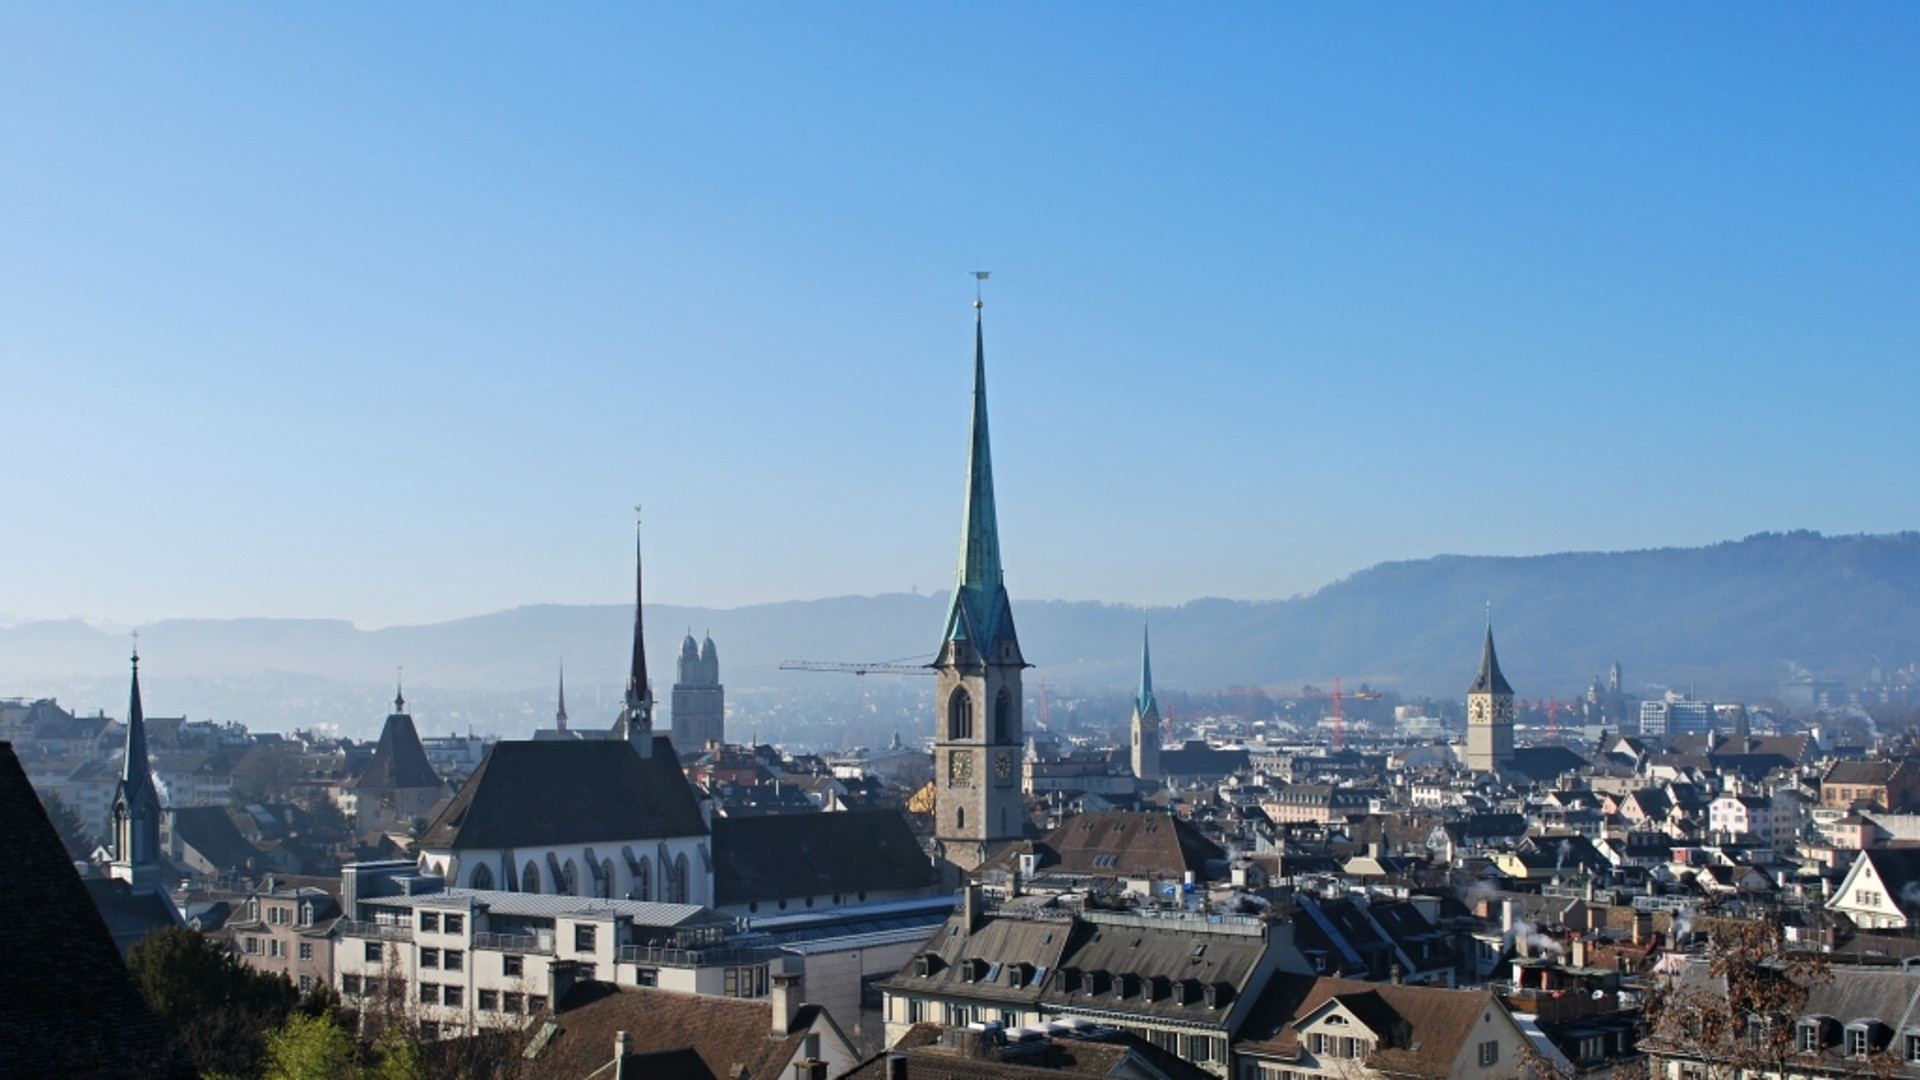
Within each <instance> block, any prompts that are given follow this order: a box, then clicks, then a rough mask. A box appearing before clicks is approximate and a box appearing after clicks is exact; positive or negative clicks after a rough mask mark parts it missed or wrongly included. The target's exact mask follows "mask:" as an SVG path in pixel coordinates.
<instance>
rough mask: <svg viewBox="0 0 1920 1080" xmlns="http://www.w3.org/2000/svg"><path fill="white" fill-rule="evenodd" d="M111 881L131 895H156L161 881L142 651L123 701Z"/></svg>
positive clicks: (157, 807) (157, 803)
mask: <svg viewBox="0 0 1920 1080" xmlns="http://www.w3.org/2000/svg"><path fill="white" fill-rule="evenodd" d="M112 874H113V876H114V877H115V878H118V879H120V880H121V881H125V882H127V883H128V884H129V885H131V886H132V887H133V889H134V891H135V892H145V891H153V890H158V889H161V888H163V887H164V883H162V882H161V880H160V792H159V790H158V788H156V787H155V786H154V782H153V765H152V762H151V761H149V760H148V758H147V718H146V712H145V710H144V709H143V708H142V706H141V703H140V652H139V650H138V649H136V650H134V653H133V689H132V691H131V694H130V696H129V698H128V701H127V747H126V759H125V760H124V761H122V762H121V764H120V783H119V784H117V785H115V787H114V793H113V866H112Z"/></svg>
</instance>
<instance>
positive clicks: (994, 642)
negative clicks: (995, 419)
mask: <svg viewBox="0 0 1920 1080" xmlns="http://www.w3.org/2000/svg"><path fill="white" fill-rule="evenodd" d="M973 308H974V312H973V433H972V443H971V445H970V447H969V449H968V452H967V492H966V501H965V509H964V515H963V524H962V527H961V534H960V568H959V583H958V584H957V585H955V587H954V590H953V606H952V607H951V608H950V609H949V611H948V613H947V628H946V633H945V634H944V635H943V637H942V639H941V642H940V651H939V654H938V656H937V657H936V659H935V660H934V663H933V668H934V674H935V675H936V676H937V677H938V679H937V682H936V685H935V689H934V710H935V712H934V726H935V736H934V744H935V746H934V761H933V765H934V774H935V775H934V782H935V784H936V785H938V787H937V790H938V792H939V795H938V797H937V799H936V803H935V808H934V815H935V824H934V838H935V843H936V845H937V849H938V851H939V853H940V855H941V857H942V858H944V859H945V860H946V861H947V862H949V863H951V864H952V865H954V866H955V867H957V868H958V869H960V870H961V871H963V872H971V871H973V870H974V869H976V868H977V867H979V865H980V864H981V863H983V862H985V861H986V860H987V859H989V858H991V857H992V856H993V854H994V853H995V852H996V851H998V850H1000V849H1001V848H1002V847H1005V846H1006V845H1007V844H1009V843H1011V842H1012V841H1014V840H1018V839H1019V838H1020V836H1021V835H1022V832H1023V829H1024V826H1025V823H1026V810H1025V807H1024V805H1023V804H1022V801H1021V796H1020V745H1021V742H1022V740H1023V738H1024V735H1023V733H1022V730H1021V728H1022V725H1021V709H1022V706H1021V695H1020V673H1021V671H1022V670H1023V669H1024V668H1026V666H1027V662H1026V659H1025V657H1023V656H1022V655H1021V653H1020V640H1019V638H1018V637H1017V636H1016V635H1015V633H1014V629H1013V606H1012V603H1011V602H1010V601H1009V600H1008V598H1007V586H1006V583H1005V581H1004V580H1003V579H1002V576H1001V567H1000V528H999V524H998V521H997V520H996V517H995V513H994V505H993V462H992V458H991V455H990V454H989V452H988V449H987V361H986V346H985V338H984V336H983V332H982V329H981V322H980V301H978V300H975V301H974V303H973Z"/></svg>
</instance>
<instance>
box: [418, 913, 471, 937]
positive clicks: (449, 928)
mask: <svg viewBox="0 0 1920 1080" xmlns="http://www.w3.org/2000/svg"><path fill="white" fill-rule="evenodd" d="M466 927H467V918H466V916H464V915H459V914H456V913H454V912H451V911H449V912H444V913H442V912H438V911H423V912H421V913H420V929H422V930H424V931H426V932H427V933H429V934H434V933H440V934H461V933H465V932H466Z"/></svg>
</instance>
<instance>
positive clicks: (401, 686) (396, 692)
mask: <svg viewBox="0 0 1920 1080" xmlns="http://www.w3.org/2000/svg"><path fill="white" fill-rule="evenodd" d="M406 678H407V669H406V668H404V667H397V668H394V669H393V715H395V716H405V715H406V712H407V695H406V690H405V684H406Z"/></svg>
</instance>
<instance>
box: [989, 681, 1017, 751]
mask: <svg viewBox="0 0 1920 1080" xmlns="http://www.w3.org/2000/svg"><path fill="white" fill-rule="evenodd" d="M993 741H994V742H996V743H1010V742H1012V741H1013V695H1011V694H1009V693H1007V688H1006V687H1004V686H1003V687H1001V688H1000V696H999V697H996V698H994V699H993Z"/></svg>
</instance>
